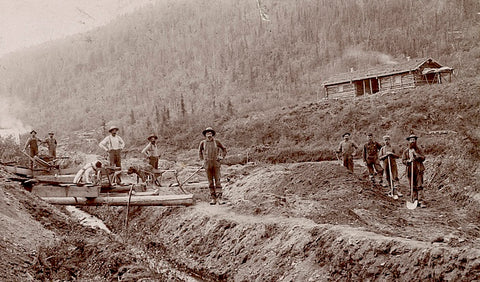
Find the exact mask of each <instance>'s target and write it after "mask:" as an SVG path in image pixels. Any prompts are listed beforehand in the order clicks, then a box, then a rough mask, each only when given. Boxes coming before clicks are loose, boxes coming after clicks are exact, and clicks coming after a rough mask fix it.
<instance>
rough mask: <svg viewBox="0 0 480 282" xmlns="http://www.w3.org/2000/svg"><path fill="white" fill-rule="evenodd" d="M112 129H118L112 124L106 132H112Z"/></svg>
mask: <svg viewBox="0 0 480 282" xmlns="http://www.w3.org/2000/svg"><path fill="white" fill-rule="evenodd" d="M114 129H116V130H118V127H116V126H114V125H112V126H110V129H109V130H108V132H112V130H114Z"/></svg>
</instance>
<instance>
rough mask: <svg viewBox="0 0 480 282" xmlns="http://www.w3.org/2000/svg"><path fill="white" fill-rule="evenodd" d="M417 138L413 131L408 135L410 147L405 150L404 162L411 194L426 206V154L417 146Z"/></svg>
mask: <svg viewBox="0 0 480 282" xmlns="http://www.w3.org/2000/svg"><path fill="white" fill-rule="evenodd" d="M417 138H418V137H417V136H415V134H413V133H412V134H410V136H408V137H407V141H408V148H407V149H405V151H403V155H402V162H403V164H405V166H406V169H407V176H408V182H409V184H410V187H411V190H413V195H411V196H412V198H413V199H414V201H415V200H418V206H419V207H422V208H425V207H426V205H425V203H424V202H423V199H424V194H423V173H424V171H425V167H424V166H423V162H424V161H425V155H424V154H423V152H422V150H420V148H419V147H418V146H417ZM412 171H413V175H412Z"/></svg>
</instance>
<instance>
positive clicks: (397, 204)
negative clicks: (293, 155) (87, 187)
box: [89, 162, 480, 281]
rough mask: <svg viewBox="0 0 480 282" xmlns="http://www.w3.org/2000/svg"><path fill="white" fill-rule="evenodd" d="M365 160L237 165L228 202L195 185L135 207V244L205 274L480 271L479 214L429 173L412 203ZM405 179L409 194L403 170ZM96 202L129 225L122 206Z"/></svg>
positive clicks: (302, 276)
mask: <svg viewBox="0 0 480 282" xmlns="http://www.w3.org/2000/svg"><path fill="white" fill-rule="evenodd" d="M429 166H430V165H429ZM428 168H429V167H427V171H428ZM364 170H365V168H364V167H361V166H360V165H357V168H356V173H355V174H352V173H349V172H348V171H347V170H346V169H344V168H343V167H341V166H340V165H338V163H334V162H320V163H318V162H317V163H299V164H282V165H254V164H247V165H243V166H242V165H237V166H230V167H228V168H226V169H225V178H228V179H229V180H230V182H229V183H228V184H227V185H226V187H225V191H226V192H225V194H226V196H227V197H228V199H229V204H227V205H224V206H218V205H216V206H210V205H209V204H208V203H206V202H205V201H204V200H206V198H207V195H208V193H207V190H208V189H206V188H192V192H194V193H195V194H196V195H200V197H199V198H200V200H199V201H198V202H197V204H196V205H195V206H192V207H188V208H161V207H160V208H159V207H147V208H134V209H133V210H132V221H131V223H132V224H131V226H130V228H131V229H130V230H129V233H130V234H132V236H133V238H131V240H132V244H137V245H140V246H144V250H145V252H146V253H148V254H150V255H152V256H154V257H161V258H167V259H168V260H169V261H171V262H172V263H173V264H174V265H176V266H177V267H178V268H180V269H184V270H185V271H189V272H192V273H195V274H196V275H200V276H201V277H202V278H203V279H206V280H227V281H255V280H256V281H264V280H268V281H325V280H345V279H353V280H361V279H370V280H382V281H385V280H387V281H388V280H398V279H401V280H404V281H409V280H420V279H421V280H454V281H459V280H463V281H471V280H474V279H478V278H480V239H478V238H479V233H480V229H479V226H478V219H479V218H478V217H475V216H472V215H471V214H469V213H468V212H467V211H466V210H464V209H458V207H457V205H456V204H455V202H454V201H452V200H451V199H448V198H445V197H444V196H442V194H441V192H439V191H436V190H435V188H434V185H432V184H431V183H430V185H429V186H428V190H427V198H428V208H425V209H422V208H417V209H415V210H408V209H407V208H406V205H405V200H406V199H405V198H400V199H399V200H393V199H391V198H389V197H387V196H386V195H385V192H386V190H384V188H382V187H372V186H371V184H369V183H368V182H367V181H366V177H365V176H364ZM431 176H432V175H431V174H428V175H427V179H429V177H431ZM199 178H200V177H199ZM401 184H402V192H403V193H404V194H407V193H408V192H407V188H406V179H402V183H401ZM187 189H188V188H187ZM201 195H203V196H201ZM89 210H90V211H91V212H93V213H96V214H98V215H99V216H102V217H103V218H104V219H105V221H106V222H107V223H108V224H109V225H110V226H111V228H112V229H113V230H117V232H120V231H122V230H123V225H122V221H121V220H119V218H118V216H116V213H118V212H119V211H118V210H117V209H114V210H110V211H107V210H105V209H103V210H98V209H96V210H93V209H91V208H90V209H89Z"/></svg>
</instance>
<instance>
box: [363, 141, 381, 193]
mask: <svg viewBox="0 0 480 282" xmlns="http://www.w3.org/2000/svg"><path fill="white" fill-rule="evenodd" d="M381 148H382V145H380V143H378V142H377V141H375V140H373V134H372V133H368V134H367V143H365V145H363V162H364V163H365V164H366V165H367V168H368V174H369V177H370V180H371V181H372V183H374V184H375V175H380V181H379V182H380V184H382V182H383V168H382V166H381V165H380V161H379V160H378V152H379V151H380V149H381Z"/></svg>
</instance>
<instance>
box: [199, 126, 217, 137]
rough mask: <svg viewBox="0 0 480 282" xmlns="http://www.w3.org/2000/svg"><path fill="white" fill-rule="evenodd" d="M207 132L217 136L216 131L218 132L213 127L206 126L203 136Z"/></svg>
mask: <svg viewBox="0 0 480 282" xmlns="http://www.w3.org/2000/svg"><path fill="white" fill-rule="evenodd" d="M207 132H211V133H212V135H213V136H215V133H216V132H215V130H213V128H211V127H207V128H205V130H204V131H202V134H203V136H205V135H206V134H207Z"/></svg>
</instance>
